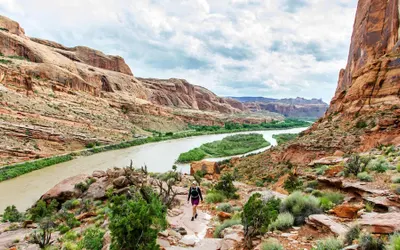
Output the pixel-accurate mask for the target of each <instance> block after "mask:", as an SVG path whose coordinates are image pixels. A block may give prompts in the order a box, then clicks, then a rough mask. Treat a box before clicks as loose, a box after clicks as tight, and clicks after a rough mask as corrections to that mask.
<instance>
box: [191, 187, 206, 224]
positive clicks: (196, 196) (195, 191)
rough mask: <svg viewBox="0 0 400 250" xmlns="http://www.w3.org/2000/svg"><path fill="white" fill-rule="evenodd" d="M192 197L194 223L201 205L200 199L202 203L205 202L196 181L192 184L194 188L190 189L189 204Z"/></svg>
mask: <svg viewBox="0 0 400 250" xmlns="http://www.w3.org/2000/svg"><path fill="white" fill-rule="evenodd" d="M190 197H192V206H193V215H192V221H194V219H195V218H197V206H198V205H199V203H200V199H201V201H203V196H201V190H200V187H199V186H197V183H196V182H195V181H194V182H193V183H192V186H191V187H190V188H189V195H188V203H189V200H190Z"/></svg>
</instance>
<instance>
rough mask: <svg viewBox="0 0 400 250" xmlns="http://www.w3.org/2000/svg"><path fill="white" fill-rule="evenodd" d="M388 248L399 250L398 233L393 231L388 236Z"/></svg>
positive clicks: (399, 235) (399, 237)
mask: <svg viewBox="0 0 400 250" xmlns="http://www.w3.org/2000/svg"><path fill="white" fill-rule="evenodd" d="M388 249H389V250H400V234H399V233H395V234H393V235H392V236H391V237H390V245H389V247H388Z"/></svg>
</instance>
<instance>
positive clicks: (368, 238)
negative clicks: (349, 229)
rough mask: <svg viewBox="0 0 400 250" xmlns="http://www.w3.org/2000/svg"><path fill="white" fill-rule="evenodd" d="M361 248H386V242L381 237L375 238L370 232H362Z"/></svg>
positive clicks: (379, 249) (371, 249)
mask: <svg viewBox="0 0 400 250" xmlns="http://www.w3.org/2000/svg"><path fill="white" fill-rule="evenodd" d="M358 245H359V247H360V249H361V250H385V244H384V243H383V241H382V240H381V239H380V238H375V237H374V236H372V235H371V234H369V233H365V234H362V235H361V236H360V239H359V244H358Z"/></svg>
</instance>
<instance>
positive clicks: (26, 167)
mask: <svg viewBox="0 0 400 250" xmlns="http://www.w3.org/2000/svg"><path fill="white" fill-rule="evenodd" d="M266 124H269V123H266ZM288 124H289V125H291V127H287V125H288ZM307 124H308V125H309V123H307ZM270 125H271V126H272V127H274V128H270V127H264V128H263V129H260V127H258V126H252V127H246V128H245V127H243V125H241V126H242V127H241V128H234V127H232V128H231V127H228V128H219V129H218V130H214V131H207V130H202V131H193V130H190V131H182V132H178V133H166V134H164V135H160V134H159V135H158V136H151V137H146V138H140V139H135V140H132V141H124V142H120V143H116V144H110V145H105V146H97V147H93V148H89V149H83V150H79V151H74V152H71V153H66V154H63V155H58V156H52V157H48V158H42V159H38V160H33V161H27V162H22V163H17V164H12V165H7V166H3V167H1V168H0V182H2V181H5V180H9V179H13V178H15V177H18V176H21V175H24V174H27V173H29V172H32V171H35V170H39V169H42V168H45V167H49V166H52V165H55V164H58V163H63V162H68V161H71V160H73V159H75V158H76V157H78V156H88V155H92V154H97V153H101V152H106V151H111V150H117V149H124V148H129V147H134V146H139V145H144V144H148V143H154V142H161V141H168V140H175V139H182V138H188V137H195V136H203V135H217V134H229V133H237V132H248V131H269V130H286V129H291V128H300V127H304V121H297V122H296V123H293V120H288V122H286V121H285V122H281V123H279V125H277V123H271V124H270ZM300 125H302V126H300ZM264 126H265V125H264ZM277 126H280V127H281V128H279V127H278V128H276V127H277ZM203 127H204V126H203ZM236 127H237V126H236Z"/></svg>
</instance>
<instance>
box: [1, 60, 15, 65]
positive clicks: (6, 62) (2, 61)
mask: <svg viewBox="0 0 400 250" xmlns="http://www.w3.org/2000/svg"><path fill="white" fill-rule="evenodd" d="M0 63H2V64H11V63H12V61H10V60H7V59H0Z"/></svg>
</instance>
